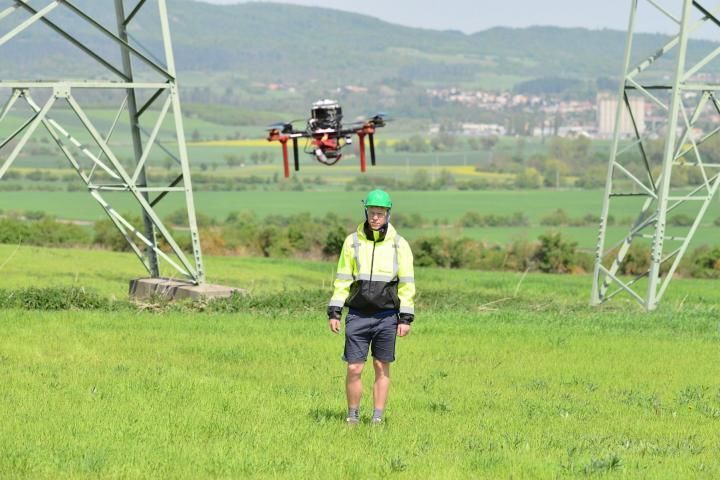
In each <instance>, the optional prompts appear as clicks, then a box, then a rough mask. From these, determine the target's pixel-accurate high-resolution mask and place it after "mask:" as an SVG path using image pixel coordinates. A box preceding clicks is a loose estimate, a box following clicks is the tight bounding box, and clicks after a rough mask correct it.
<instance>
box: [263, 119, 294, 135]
mask: <svg viewBox="0 0 720 480" xmlns="http://www.w3.org/2000/svg"><path fill="white" fill-rule="evenodd" d="M300 120H302V119H298V120H290V121H289V122H275V123H271V124H270V125H268V126H267V130H268V131H272V130H279V131H280V132H281V133H290V132H292V131H293V123H295V122H299V121H300Z"/></svg>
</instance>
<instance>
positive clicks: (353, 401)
mask: <svg viewBox="0 0 720 480" xmlns="http://www.w3.org/2000/svg"><path fill="white" fill-rule="evenodd" d="M364 366H365V362H362V363H360V362H355V363H348V366H347V377H346V378H345V393H346V394H347V404H348V421H351V420H350V419H351V418H354V419H355V420H356V421H357V420H359V418H358V409H359V408H360V397H362V379H361V375H362V371H363V367H364Z"/></svg>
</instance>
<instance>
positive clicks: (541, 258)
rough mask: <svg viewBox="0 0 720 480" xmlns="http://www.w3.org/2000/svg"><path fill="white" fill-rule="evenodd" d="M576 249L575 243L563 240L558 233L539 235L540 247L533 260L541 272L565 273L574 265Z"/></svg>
mask: <svg viewBox="0 0 720 480" xmlns="http://www.w3.org/2000/svg"><path fill="white" fill-rule="evenodd" d="M576 247H577V242H571V241H569V240H567V239H565V238H563V236H562V234H561V233H560V232H550V233H545V234H543V235H540V245H539V246H538V247H537V250H535V254H534V255H533V260H534V261H536V262H537V266H538V269H539V270H540V271H542V272H546V273H567V272H569V271H570V269H571V267H572V266H573V265H575V264H576V253H575V248H576Z"/></svg>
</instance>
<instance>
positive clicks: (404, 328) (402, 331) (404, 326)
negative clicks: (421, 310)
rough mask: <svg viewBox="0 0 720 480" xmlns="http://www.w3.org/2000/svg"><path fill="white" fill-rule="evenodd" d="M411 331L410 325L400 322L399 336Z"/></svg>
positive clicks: (398, 327)
mask: <svg viewBox="0 0 720 480" xmlns="http://www.w3.org/2000/svg"><path fill="white" fill-rule="evenodd" d="M409 333H410V325H408V324H407V323H398V326H397V336H398V337H404V336H406V335H408V334H409Z"/></svg>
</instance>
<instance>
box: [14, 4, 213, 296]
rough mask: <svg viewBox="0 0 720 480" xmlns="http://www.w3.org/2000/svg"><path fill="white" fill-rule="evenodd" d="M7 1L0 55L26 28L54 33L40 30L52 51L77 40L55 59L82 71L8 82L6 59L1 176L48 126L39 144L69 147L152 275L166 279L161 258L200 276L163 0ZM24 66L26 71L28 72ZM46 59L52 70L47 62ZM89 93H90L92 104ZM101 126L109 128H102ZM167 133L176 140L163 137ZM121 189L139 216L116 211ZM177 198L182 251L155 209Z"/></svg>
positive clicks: (177, 271) (189, 276)
mask: <svg viewBox="0 0 720 480" xmlns="http://www.w3.org/2000/svg"><path fill="white" fill-rule="evenodd" d="M3 1H4V3H5V4H6V5H7V8H4V9H2V3H0V54H2V52H3V50H4V49H7V48H8V47H10V48H15V49H22V48H23V47H24V46H27V44H28V42H27V38H28V35H37V34H39V35H40V36H42V35H46V36H47V34H50V35H53V36H52V37H50V39H45V38H46V37H43V38H44V39H45V40H44V43H45V46H46V47H47V50H48V51H55V50H57V51H58V52H61V53H62V54H65V55H67V54H68V52H67V48H64V47H65V45H71V46H74V47H75V48H73V47H70V54H69V58H66V59H64V60H63V61H62V63H60V61H57V62H56V63H52V62H51V63H50V64H51V65H58V66H59V67H65V66H67V67H68V69H70V70H72V67H75V70H76V71H77V70H80V72H81V74H80V75H78V74H77V73H76V74H75V76H73V77H72V78H69V79H63V80H52V81H43V80H38V79H37V77H35V78H33V79H31V80H17V79H13V80H9V79H8V78H6V77H7V76H8V75H9V73H8V71H9V70H11V69H9V68H7V67H8V65H7V63H6V62H5V61H3V63H6V64H5V65H4V67H3V71H4V72H5V73H1V74H0V75H1V76H0V93H3V92H7V93H8V94H9V98H8V100H7V102H6V103H5V104H4V106H3V107H2V110H0V130H3V131H9V132H11V133H10V134H9V136H8V137H7V138H5V139H4V140H3V141H2V143H0V179H2V177H3V176H5V174H6V173H7V171H8V169H9V168H10V166H11V165H12V164H13V163H14V162H16V160H18V158H20V157H21V156H22V155H23V152H24V150H26V149H27V147H28V145H30V144H32V143H33V141H34V138H35V136H36V135H37V134H39V133H40V132H46V134H47V135H49V137H43V139H42V140H43V142H42V143H44V144H47V143H48V142H49V143H50V144H55V145H57V147H58V148H59V151H58V154H59V153H60V152H62V154H63V156H64V157H65V158H66V159H67V160H68V161H69V163H70V165H71V166H72V168H73V169H74V170H75V171H76V172H77V174H78V175H79V177H80V178H81V179H82V181H83V182H84V183H85V185H87V188H88V191H89V193H90V195H92V197H93V198H94V199H95V200H96V201H97V202H98V203H99V204H100V206H101V207H102V208H103V209H104V211H105V212H106V213H107V215H108V217H109V218H110V220H111V221H112V222H113V223H114V224H115V226H116V227H117V228H118V229H119V231H120V232H121V233H122V235H123V236H124V237H125V239H126V240H127V242H128V244H129V246H130V248H131V249H132V250H133V251H134V252H135V254H136V255H137V256H138V258H139V259H140V261H141V262H142V264H143V265H144V266H145V268H146V269H147V271H148V273H149V274H150V276H152V277H159V276H160V266H161V262H164V264H167V265H168V266H169V267H170V268H171V269H172V270H173V271H174V273H173V274H172V275H166V276H172V277H178V278H184V279H186V280H189V281H190V282H192V283H195V284H203V283H204V282H205V273H204V269H203V262H202V253H201V249H200V238H199V233H198V227H197V221H196V216H195V207H194V200H193V190H192V183H191V178H190V167H189V163H188V155H187V146H186V140H185V134H184V129H183V121H182V113H181V108H180V99H179V96H178V88H177V83H176V71H175V61H174V57H173V50H172V45H171V37H170V29H169V21H168V12H167V7H166V2H165V0H133V1H132V5H131V8H128V9H127V10H126V8H125V7H126V4H130V2H126V1H123V0H102V1H93V2H80V1H77V2H75V1H70V0H56V1H47V0H44V1H42V5H37V6H34V5H33V4H38V3H39V2H40V0H38V1H29V0H12V1H7V0H3ZM81 3H83V5H80V4H81ZM151 5H154V6H155V8H151ZM93 9H95V11H94V12H93V11H92V10H93ZM108 19H110V22H108ZM141 19H142V20H141ZM138 22H140V23H141V24H140V25H136V24H137V23H138ZM45 27H49V29H50V30H49V31H48V30H47V28H45ZM43 28H45V31H43ZM30 29H33V31H32V32H29V33H28V31H29V30H30ZM133 29H135V31H133ZM46 32H47V33H46ZM52 32H54V33H52ZM149 32H150V33H149ZM133 33H134V34H136V35H137V36H143V37H144V38H151V41H152V45H150V46H146V45H143V44H142V43H141V42H140V41H139V40H138V39H137V38H135V36H134V35H133ZM151 33H152V34H153V35H155V37H157V38H154V37H153V35H151ZM55 34H57V35H55ZM23 37H25V38H23ZM35 38H37V37H35ZM153 38H154V39H153ZM31 39H32V37H31ZM19 40H25V42H20V41H19ZM153 47H154V48H153ZM5 51H7V50H5ZM14 53H15V54H17V51H14ZM33 55H36V56H37V55H39V53H38V50H37V49H35V50H34V51H33V52H31V53H30V54H28V55H26V56H25V57H24V58H23V56H22V55H20V58H22V60H23V61H24V62H26V64H27V63H28V62H29V63H32V62H33V61H34V60H35V59H34V58H33ZM58 55H60V53H58ZM15 57H18V56H17V55H15ZM39 63H40V62H39V61H38V64H39ZM26 64H25V65H22V68H20V70H23V71H25V70H28V68H27V65H26ZM77 65H80V66H81V67H77ZM42 67H44V68H46V69H47V63H43V64H42ZM30 70H31V69H30ZM13 72H14V71H13ZM82 72H85V73H84V75H83V74H82ZM59 76H60V78H62V77H63V74H61V75H59ZM55 78H58V76H56V77H55ZM83 97H86V98H85V99H86V100H88V103H87V104H85V105H82V104H83V103H84V102H83ZM110 102H112V103H114V108H117V113H116V114H115V115H114V118H110V117H108V116H107V115H103V111H100V110H99V109H97V108H96V105H97V104H98V103H101V104H103V105H105V106H107V104H108V103H110ZM118 105H119V106H118ZM105 111H107V110H105ZM93 117H99V118H95V119H93ZM3 124H5V125H3ZM8 124H11V125H13V126H8ZM40 127H43V128H40ZM103 127H104V128H103ZM101 128H102V129H103V131H104V132H105V131H106V132H107V133H105V134H102V133H100V130H101ZM163 134H165V135H169V136H170V137H171V140H170V141H169V142H163V141H161V136H162V135H163ZM43 148H46V147H43ZM162 160H164V161H165V162H164V164H162V166H160V161H162ZM122 197H129V198H130V199H131V203H132V204H136V205H137V206H139V207H140V211H141V214H142V219H140V220H136V219H133V218H132V217H131V216H129V215H126V214H124V213H121V212H120V211H119V208H118V207H117V205H127V199H124V198H122ZM173 197H175V198H177V197H182V198H183V202H182V203H181V202H179V201H178V202H177V203H178V206H181V205H182V209H184V210H186V211H187V219H188V226H189V232H190V242H189V245H190V247H189V248H188V247H187V246H186V247H185V249H186V250H188V249H190V250H192V252H191V253H186V252H185V251H183V248H181V246H180V245H179V244H178V242H177V241H176V240H175V239H174V238H173V235H172V233H171V231H170V229H169V228H168V226H166V225H165V224H164V222H163V220H161V218H160V216H159V215H158V212H157V206H158V204H159V202H161V201H163V200H164V201H165V202H164V203H170V202H169V199H170V198H173ZM113 205H115V206H113ZM123 208H126V207H123ZM135 208H137V207H135ZM140 223H142V226H140ZM163 267H164V265H163Z"/></svg>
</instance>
